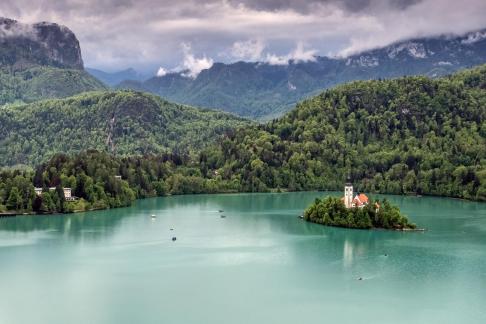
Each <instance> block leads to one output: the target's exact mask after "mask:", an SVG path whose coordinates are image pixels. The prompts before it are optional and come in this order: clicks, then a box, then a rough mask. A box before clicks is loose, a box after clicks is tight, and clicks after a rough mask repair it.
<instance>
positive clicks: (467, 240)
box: [0, 192, 486, 324]
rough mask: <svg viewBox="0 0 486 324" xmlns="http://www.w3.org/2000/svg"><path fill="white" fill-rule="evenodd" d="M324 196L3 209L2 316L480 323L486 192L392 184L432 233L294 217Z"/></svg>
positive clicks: (117, 322)
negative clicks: (429, 190)
mask: <svg viewBox="0 0 486 324" xmlns="http://www.w3.org/2000/svg"><path fill="white" fill-rule="evenodd" d="M329 194H332V195H339V193H322V192H303V193H281V194H229V195H196V196H174V197H164V198H153V199H146V200H140V201H138V202H137V203H136V204H134V206H132V207H129V208H123V209H113V210H107V211H96V212H89V213H79V214H71V215H53V216H22V217H16V218H3V219H0V275H1V276H0V323H1V324H19V323H22V324H23V323H49V324H57V323H59V324H61V323H62V324H66V323H69V324H77V323H79V324H81V323H82V324H89V323H103V324H111V323H113V324H124V323H127V324H134V323H144V324H146V323H169V324H173V323H184V324H191V323H201V324H202V323H225V324H229V323H231V324H233V323H241V324H243V323H244V324H248V323H278V324H284V323H292V324H295V323H427V324H430V323H486V204H485V203H476V202H467V201H461V200H455V199H445V198H432V197H423V198H417V197H401V196H386V197H387V198H388V199H389V200H390V201H391V202H392V203H394V204H397V205H398V206H399V207H400V208H401V209H402V212H404V213H405V214H406V215H408V216H409V218H410V219H411V220H412V221H413V222H415V223H417V224H418V225H419V227H425V228H427V229H428V230H427V231H426V232H424V233H420V232H413V233H403V232H395V231H383V230H370V231H366V230H351V229H342V228H331V227H324V226H322V225H318V224H311V223H307V222H305V221H303V220H300V219H299V218H298V217H297V216H298V215H300V214H301V213H302V211H303V209H304V208H305V207H306V206H307V205H308V204H310V203H311V202H312V201H313V200H314V199H315V198H316V197H322V196H324V195H329ZM375 197H376V196H375ZM379 197H380V198H383V196H379ZM219 210H223V211H224V212H223V213H220V212H219ZM151 214H155V215H156V218H155V219H151V217H150V215H151ZM220 214H223V215H225V216H226V218H221V217H220ZM171 229H173V230H171ZM172 237H176V238H177V240H176V241H172ZM358 278H362V279H363V280H358Z"/></svg>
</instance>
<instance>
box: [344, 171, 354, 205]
mask: <svg viewBox="0 0 486 324" xmlns="http://www.w3.org/2000/svg"><path fill="white" fill-rule="evenodd" d="M344 205H345V206H346V208H351V207H353V184H352V183H351V181H350V180H349V178H348V181H346V184H345V185H344Z"/></svg>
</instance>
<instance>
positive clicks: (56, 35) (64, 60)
mask: <svg viewBox="0 0 486 324" xmlns="http://www.w3.org/2000/svg"><path fill="white" fill-rule="evenodd" d="M37 65H41V66H54V67H60V68H71V69H78V70H82V69H83V60H82V57H81V49H80V46H79V41H78V39H77V38H76V36H75V35H74V33H73V32H72V31H71V30H70V29H69V28H67V27H66V26H62V25H58V24H56V23H50V22H39V23H35V24H24V23H21V22H18V21H17V20H14V19H10V18H4V17H0V66H9V67H11V68H13V70H23V69H26V68H29V67H32V66H37Z"/></svg>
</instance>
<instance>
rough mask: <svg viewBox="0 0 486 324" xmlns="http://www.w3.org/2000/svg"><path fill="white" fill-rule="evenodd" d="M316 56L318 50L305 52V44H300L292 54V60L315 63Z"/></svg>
mask: <svg viewBox="0 0 486 324" xmlns="http://www.w3.org/2000/svg"><path fill="white" fill-rule="evenodd" d="M316 55H317V50H315V49H310V50H305V49H304V43H302V42H298V43H297V47H296V48H295V50H294V51H293V52H292V53H290V59H292V60H294V61H295V62H309V61H312V62H314V61H315V60H316Z"/></svg>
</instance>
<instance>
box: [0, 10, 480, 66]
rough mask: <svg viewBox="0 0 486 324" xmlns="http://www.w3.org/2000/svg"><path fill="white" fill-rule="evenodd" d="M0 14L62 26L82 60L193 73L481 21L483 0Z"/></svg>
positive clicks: (359, 46) (458, 29) (455, 29)
mask: <svg viewBox="0 0 486 324" xmlns="http://www.w3.org/2000/svg"><path fill="white" fill-rule="evenodd" d="M0 15H1V16H4V17H9V18H14V19H17V20H20V21H22V22H26V23H33V22H38V21H52V22H57V23H59V24H63V25H66V26H68V27H69V28H70V29H71V30H73V31H74V32H75V33H76V35H77V37H78V39H79V41H80V43H81V48H82V52H83V58H84V61H85V65H86V66H88V67H95V68H101V69H104V70H108V71H113V70H117V69H123V68H127V67H134V68H135V69H138V70H144V71H151V72H152V73H156V72H157V71H158V72H159V74H164V73H166V72H167V71H170V70H172V69H175V68H179V69H181V68H189V70H190V72H188V73H189V74H191V73H192V74H193V75H194V74H197V72H198V71H199V70H200V69H204V68H207V67H209V66H211V64H212V63H213V62H219V61H223V62H233V61H238V60H252V61H254V60H261V61H268V62H271V63H273V64H285V63H286V62H287V61H288V59H290V58H293V59H297V60H308V59H312V57H313V56H314V55H346V54H349V53H354V52H357V51H361V50H363V49H368V48H372V47H377V46H382V45H387V44H389V43H391V42H394V41H397V40H401V39H405V38H410V37H415V36H428V35H437V34H441V33H456V34H460V33H464V32H466V31H469V30H474V29H479V28H484V27H486V0H308V1H306V0H199V1H198V0H65V1H62V0H59V1H54V0H51V1H49V0H34V1H33V0H1V3H0Z"/></svg>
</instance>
